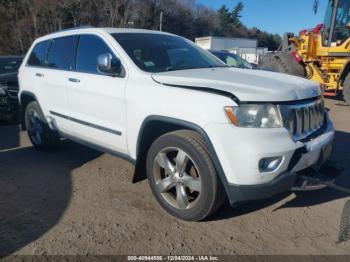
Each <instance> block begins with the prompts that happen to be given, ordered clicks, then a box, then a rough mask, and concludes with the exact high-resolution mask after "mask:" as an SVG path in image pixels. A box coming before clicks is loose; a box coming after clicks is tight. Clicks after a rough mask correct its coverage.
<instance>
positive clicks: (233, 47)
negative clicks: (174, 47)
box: [195, 36, 268, 64]
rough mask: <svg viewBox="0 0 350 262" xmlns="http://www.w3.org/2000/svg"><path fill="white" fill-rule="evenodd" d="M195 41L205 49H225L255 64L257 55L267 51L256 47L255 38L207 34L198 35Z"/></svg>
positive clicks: (257, 59)
mask: <svg viewBox="0 0 350 262" xmlns="http://www.w3.org/2000/svg"><path fill="white" fill-rule="evenodd" d="M195 42H196V44H197V45H199V46H200V47H202V48H204V49H207V50H209V49H211V50H225V51H229V52H232V53H235V54H237V55H239V56H241V57H242V58H244V59H245V60H247V61H248V62H249V63H254V64H257V63H258V62H259V57H260V56H262V55H264V54H266V53H267V51H268V50H267V48H260V47H258V40H257V39H248V38H230V37H214V36H208V37H198V38H196V40H195Z"/></svg>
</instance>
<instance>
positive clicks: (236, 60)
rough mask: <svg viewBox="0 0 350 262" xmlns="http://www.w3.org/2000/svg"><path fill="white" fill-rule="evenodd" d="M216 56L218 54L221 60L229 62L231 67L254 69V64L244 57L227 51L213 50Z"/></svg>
mask: <svg viewBox="0 0 350 262" xmlns="http://www.w3.org/2000/svg"><path fill="white" fill-rule="evenodd" d="M212 53H213V54H214V55H215V56H217V57H218V58H219V59H220V60H221V61H223V62H224V63H225V64H227V65H228V66H229V67H237V68H243V69H252V68H253V67H252V65H251V64H250V63H248V62H247V61H246V60H244V59H243V58H242V57H240V56H238V55H235V54H232V53H225V52H212Z"/></svg>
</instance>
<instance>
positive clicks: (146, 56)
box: [112, 33, 227, 73]
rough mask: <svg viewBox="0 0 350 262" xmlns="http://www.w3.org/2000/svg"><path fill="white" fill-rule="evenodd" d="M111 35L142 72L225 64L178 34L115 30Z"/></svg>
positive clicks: (212, 66) (222, 65) (223, 65)
mask: <svg viewBox="0 0 350 262" xmlns="http://www.w3.org/2000/svg"><path fill="white" fill-rule="evenodd" d="M112 36H113V37H114V38H115V39H116V40H117V41H118V43H119V44H120V45H121V46H122V47H123V49H124V50H125V51H126V53H127V54H128V55H129V56H130V58H131V59H132V60H133V61H134V63H135V64H136V65H137V66H138V67H139V68H140V69H142V70H144V71H146V72H152V73H158V72H166V71H175V70H186V69H197V68H214V67H227V66H226V65H225V64H224V63H222V62H221V61H220V60H219V59H217V58H216V57H215V56H213V55H212V54H210V53H208V52H207V51H204V50H202V49H201V48H199V47H198V46H196V45H195V44H194V43H192V42H190V41H189V40H186V39H184V38H182V37H179V36H173V35H163V34H147V33H146V34H140V33H119V34H112Z"/></svg>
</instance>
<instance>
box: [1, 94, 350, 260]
mask: <svg viewBox="0 0 350 262" xmlns="http://www.w3.org/2000/svg"><path fill="white" fill-rule="evenodd" d="M327 106H328V107H329V108H330V109H331V111H330V114H331V118H332V119H333V121H334V123H335V126H336V129H337V134H336V141H335V149H334V153H333V156H332V159H331V161H330V162H329V163H327V165H328V166H329V167H330V168H328V170H330V171H329V172H335V171H336V170H340V171H341V172H342V176H341V177H340V178H339V179H338V181H337V183H338V184H341V185H344V186H348V187H350V177H349V175H350V107H346V106H344V105H343V103H342V102H339V101H335V100H327ZM132 171H133V166H132V165H131V164H129V163H128V162H125V161H124V160H121V159H119V158H116V157H113V156H110V155H107V154H102V153H100V152H97V151H94V150H92V149H89V148H86V147H84V146H81V145H78V144H75V143H73V142H69V141H66V142H64V143H63V145H62V146H61V147H60V148H59V149H58V150H56V151H55V152H51V153H42V152H38V151H36V150H35V149H33V148H32V146H31V144H30V143H29V141H28V138H27V135H26V133H24V132H20V130H19V128H18V127H17V126H5V125H2V126H0V254H1V255H5V256H6V255H10V254H29V255H35V254H46V255H76V254H81V255H87V254H89V255H114V254H123V255H125V254H153V255H154V254H163V255H168V254H177V255H180V254H208V253H209V254H216V255H222V254H350V241H349V242H345V243H341V244H337V243H336V241H337V236H338V231H339V222H340V216H341V212H342V208H343V206H344V204H345V202H346V200H348V199H350V198H348V197H347V196H346V195H343V194H341V193H338V192H335V191H333V190H331V189H324V190H321V191H317V192H304V193H298V194H294V193H290V194H283V195H280V196H277V197H275V198H273V199H270V200H267V201H260V202H253V203H247V204H245V205H242V206H240V207H238V208H235V209H234V208H231V207H230V206H229V205H228V204H226V205H225V206H224V207H223V208H222V209H221V210H220V211H219V212H218V213H217V214H215V215H214V216H213V217H211V218H210V219H209V220H208V221H205V222H200V223H188V222H183V221H180V220H177V219H175V218H172V217H170V216H169V215H167V214H166V213H165V212H164V211H163V210H162V209H161V208H160V206H159V205H158V204H157V203H156V201H155V199H154V198H153V196H152V195H151V192H150V189H149V187H148V184H147V181H143V182H141V183H138V184H132V183H131V178H132V177H131V176H132ZM337 172H338V171H337Z"/></svg>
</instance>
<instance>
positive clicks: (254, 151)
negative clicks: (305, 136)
mask: <svg viewBox="0 0 350 262" xmlns="http://www.w3.org/2000/svg"><path fill="white" fill-rule="evenodd" d="M326 118H327V120H326V123H325V125H324V127H323V128H322V129H320V130H319V131H318V133H317V134H316V136H314V137H312V138H310V139H309V140H306V141H302V142H301V141H299V142H294V141H293V140H292V139H291V138H290V136H289V134H288V132H287V131H286V130H284V129H275V130H272V129H271V130H256V129H255V130H254V129H251V130H248V129H241V128H236V127H233V126H232V125H231V126H230V127H226V126H225V128H223V126H222V125H221V129H220V130H221V131H219V129H218V127H219V126H217V125H216V126H215V125H211V126H210V125H209V126H208V127H207V132H209V133H210V132H211V133H212V134H213V132H214V131H216V133H217V132H219V135H218V136H215V135H214V136H213V137H212V138H211V139H213V140H214V143H213V145H215V151H216V153H217V155H218V158H219V159H220V164H221V166H222V168H223V171H224V174H225V179H224V180H225V181H224V184H225V189H226V192H227V195H228V198H229V200H230V202H231V204H236V203H239V202H244V201H250V200H259V199H267V198H270V197H272V196H274V195H276V194H279V193H282V192H288V191H290V190H291V189H292V188H293V187H294V185H295V183H296V180H297V179H298V172H299V171H302V170H305V169H307V168H309V167H313V166H316V165H321V164H322V163H324V162H325V161H326V160H327V159H328V158H329V156H330V154H331V151H332V146H333V139H334V127H333V124H332V122H331V121H330V120H329V118H328V116H327V117H326ZM214 126H215V127H214ZM213 127H214V129H215V130H214V129H213ZM229 129H231V130H230V131H229V132H230V133H231V135H232V134H235V135H234V136H231V137H232V138H231V139H227V135H226V136H225V135H224V136H223V134H224V133H226V132H227V131H228V130H229ZM220 132H222V133H221V134H220ZM226 134H227V133H226ZM225 137H226V138H225ZM235 138H237V139H235ZM276 156H282V157H283V161H282V163H281V164H280V166H279V167H278V168H277V169H276V170H274V171H273V172H269V173H261V172H260V171H259V168H258V163H259V161H260V160H261V159H262V158H265V157H276Z"/></svg>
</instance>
